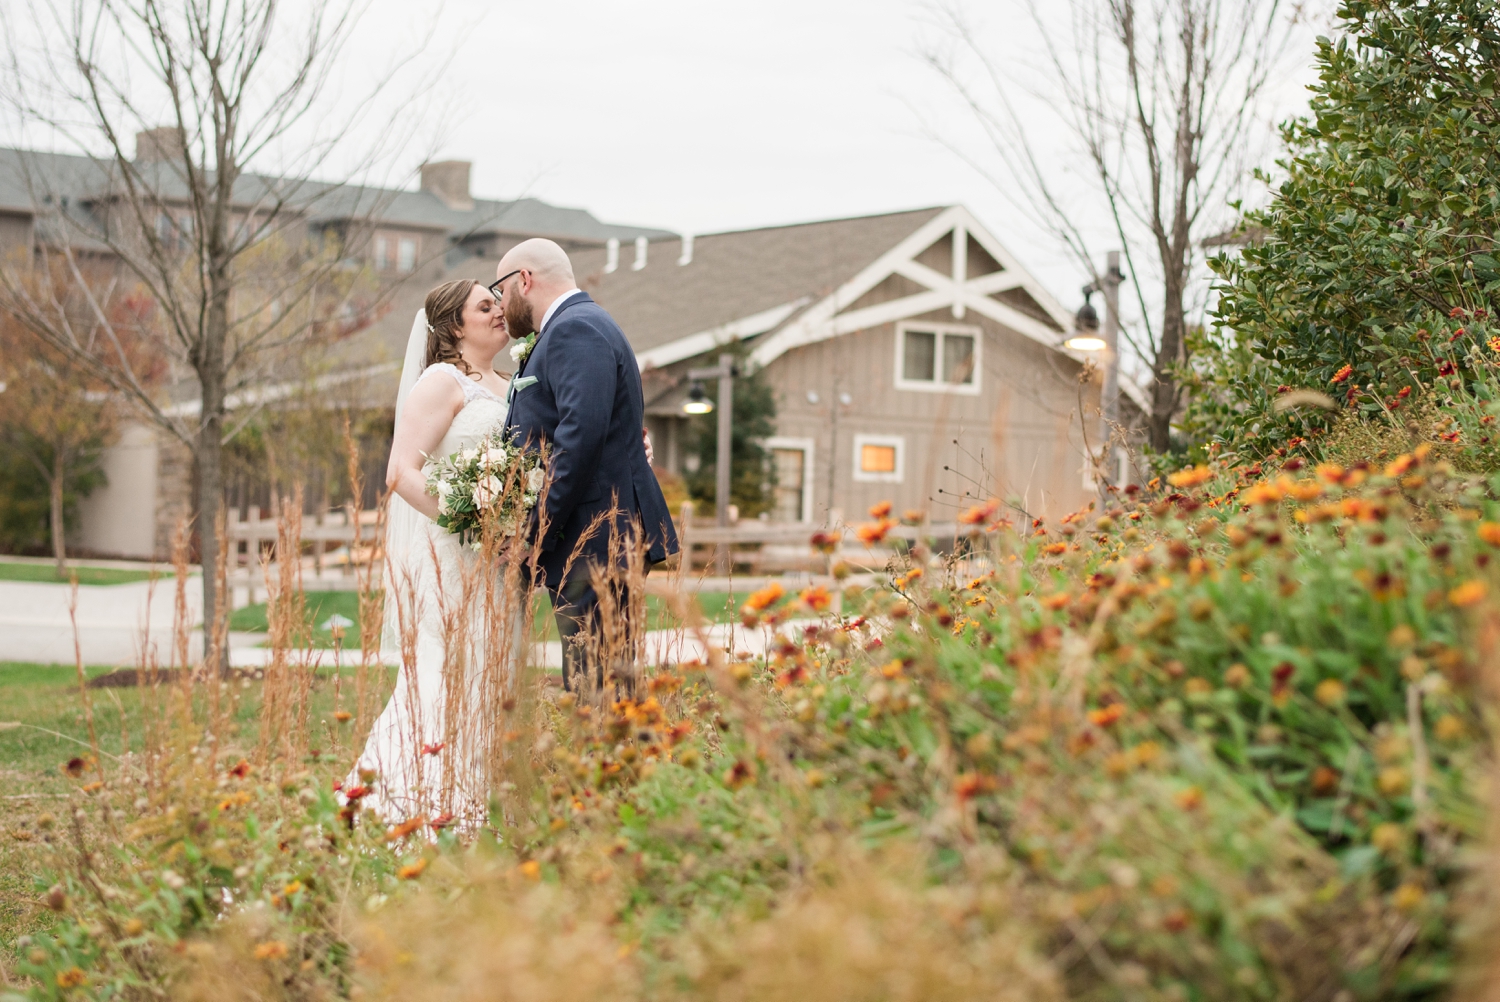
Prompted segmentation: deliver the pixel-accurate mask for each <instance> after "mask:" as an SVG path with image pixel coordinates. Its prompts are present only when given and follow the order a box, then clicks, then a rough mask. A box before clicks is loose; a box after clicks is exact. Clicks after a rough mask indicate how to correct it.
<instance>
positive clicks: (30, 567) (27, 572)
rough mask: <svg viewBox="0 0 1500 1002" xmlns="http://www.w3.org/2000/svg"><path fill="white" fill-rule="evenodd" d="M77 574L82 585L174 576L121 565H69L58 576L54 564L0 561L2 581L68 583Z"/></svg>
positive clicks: (114, 583) (110, 583) (122, 582)
mask: <svg viewBox="0 0 1500 1002" xmlns="http://www.w3.org/2000/svg"><path fill="white" fill-rule="evenodd" d="M75 574H76V575H77V576H78V583H79V584H81V585H117V584H129V583H130V582H132V581H147V580H149V579H150V578H151V577H153V576H155V577H157V578H169V577H171V576H172V572H171V571H170V570H161V571H149V570H141V571H136V570H126V569H124V568H121V567H69V568H68V573H67V574H66V575H64V576H63V577H58V576H57V568H56V566H54V565H53V564H16V563H11V562H10V561H8V560H7V561H0V581H46V582H50V583H53V584H56V583H59V582H61V583H64V584H66V583H67V581H68V580H69V579H70V578H71V577H72V576H73V575H75Z"/></svg>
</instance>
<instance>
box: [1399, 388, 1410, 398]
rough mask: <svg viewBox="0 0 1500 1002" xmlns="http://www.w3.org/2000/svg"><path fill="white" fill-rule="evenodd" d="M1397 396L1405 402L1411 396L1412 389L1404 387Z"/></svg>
mask: <svg viewBox="0 0 1500 1002" xmlns="http://www.w3.org/2000/svg"><path fill="white" fill-rule="evenodd" d="M1396 396H1398V397H1400V398H1401V399H1402V400H1405V399H1406V398H1407V397H1409V396H1411V387H1410V386H1403V387H1401V391H1400V392H1399V393H1397V394H1396Z"/></svg>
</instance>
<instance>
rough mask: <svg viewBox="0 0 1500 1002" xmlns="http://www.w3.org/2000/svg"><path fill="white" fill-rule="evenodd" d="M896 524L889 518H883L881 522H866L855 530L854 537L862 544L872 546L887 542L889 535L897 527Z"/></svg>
mask: <svg viewBox="0 0 1500 1002" xmlns="http://www.w3.org/2000/svg"><path fill="white" fill-rule="evenodd" d="M896 524H897V523H896V522H895V521H893V520H892V519H889V518H883V519H881V520H880V521H879V522H866V523H865V524H864V525H861V526H859V527H858V528H857V529H855V530H854V535H855V536H856V537H857V538H858V539H859V541H860V542H861V543H864V544H865V545H866V546H871V545H873V544H875V543H880V542H883V541H884V540H885V537H886V536H887V534H889V533H890V531H891V530H892V529H894V528H895V527H896Z"/></svg>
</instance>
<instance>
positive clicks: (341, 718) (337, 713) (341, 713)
mask: <svg viewBox="0 0 1500 1002" xmlns="http://www.w3.org/2000/svg"><path fill="white" fill-rule="evenodd" d="M333 719H334V720H337V721H338V722H339V723H341V724H347V723H348V722H349V721H351V720H353V719H354V714H352V713H350V712H349V711H348V710H334V711H333Z"/></svg>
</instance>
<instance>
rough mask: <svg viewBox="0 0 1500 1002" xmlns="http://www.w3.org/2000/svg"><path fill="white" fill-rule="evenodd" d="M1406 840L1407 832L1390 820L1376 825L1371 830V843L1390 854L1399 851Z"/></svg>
mask: <svg viewBox="0 0 1500 1002" xmlns="http://www.w3.org/2000/svg"><path fill="white" fill-rule="evenodd" d="M1405 841H1406V834H1405V833H1404V832H1403V831H1402V830H1401V826H1400V825H1398V824H1392V823H1391V822H1389V821H1386V822H1384V823H1383V824H1378V825H1376V826H1375V830H1374V831H1372V832H1370V844H1371V845H1373V846H1374V847H1375V848H1377V849H1379V850H1380V851H1381V852H1383V853H1385V854H1386V855H1388V856H1389V855H1391V854H1393V853H1395V852H1397V851H1399V850H1400V848H1401V846H1402V844H1403V843H1405Z"/></svg>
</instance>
